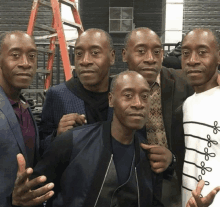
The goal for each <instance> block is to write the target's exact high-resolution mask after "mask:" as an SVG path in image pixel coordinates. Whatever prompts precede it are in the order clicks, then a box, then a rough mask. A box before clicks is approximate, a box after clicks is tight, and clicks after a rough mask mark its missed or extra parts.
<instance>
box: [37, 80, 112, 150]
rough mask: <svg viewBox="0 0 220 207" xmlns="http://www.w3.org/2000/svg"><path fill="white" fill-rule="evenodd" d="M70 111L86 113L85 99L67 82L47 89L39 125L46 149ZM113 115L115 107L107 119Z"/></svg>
mask: <svg viewBox="0 0 220 207" xmlns="http://www.w3.org/2000/svg"><path fill="white" fill-rule="evenodd" d="M70 113H78V114H86V112H85V104H84V101H83V100H82V99H80V98H78V97H77V96H76V95H75V94H74V93H73V92H72V91H70V90H69V89H68V88H67V86H66V83H61V84H59V85H57V86H54V87H51V88H50V89H49V90H48V91H47V95H46V100H45V102H44V106H43V111H42V115H41V118H42V120H41V123H40V126H39V133H40V138H41V139H44V140H45V141H44V145H45V147H44V149H46V148H47V147H48V146H49V145H50V142H51V138H52V137H53V136H54V135H56V134H55V132H56V130H57V127H58V124H59V122H60V119H61V118H62V117H63V115H66V114H70ZM112 115H113V109H112V108H109V109H108V119H107V120H111V119H112Z"/></svg>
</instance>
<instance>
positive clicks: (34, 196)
mask: <svg viewBox="0 0 220 207" xmlns="http://www.w3.org/2000/svg"><path fill="white" fill-rule="evenodd" d="M17 161H18V172H17V178H16V180H15V186H14V190H13V193H12V204H13V205H16V206H35V205H39V204H41V203H43V202H44V201H46V200H48V199H49V198H51V197H52V196H53V194H54V192H53V191H51V189H52V188H53V187H54V184H53V183H49V184H47V185H45V186H43V187H41V188H38V189H36V190H31V189H32V188H34V187H36V186H38V185H39V184H41V183H43V182H45V181H46V179H47V178H46V177H45V176H39V177H37V178H35V179H33V180H31V181H29V177H30V175H31V174H32V173H33V169H32V168H28V169H25V167H26V163H25V159H24V156H23V155H22V154H18V155H17Z"/></svg>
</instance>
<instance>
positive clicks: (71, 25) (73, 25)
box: [62, 19, 82, 29]
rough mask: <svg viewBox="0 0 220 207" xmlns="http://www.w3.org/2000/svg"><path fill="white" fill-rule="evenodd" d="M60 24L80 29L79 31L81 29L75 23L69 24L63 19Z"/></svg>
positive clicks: (79, 25)
mask: <svg viewBox="0 0 220 207" xmlns="http://www.w3.org/2000/svg"><path fill="white" fill-rule="evenodd" d="M62 22H63V24H65V25H68V26H70V27H74V28H80V29H81V27H82V26H81V24H77V23H75V22H70V21H68V20H65V19H63V20H62Z"/></svg>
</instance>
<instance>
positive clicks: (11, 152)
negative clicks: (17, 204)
mask: <svg viewBox="0 0 220 207" xmlns="http://www.w3.org/2000/svg"><path fill="white" fill-rule="evenodd" d="M28 110H29V112H30V114H31V117H32V119H33V122H34V125H35V133H36V139H35V140H36V141H35V143H36V144H35V156H36V159H39V153H38V151H39V138H38V137H39V136H38V130H37V125H36V123H35V121H34V118H33V116H32V113H31V110H30V109H28ZM18 153H22V154H23V155H24V158H25V160H27V154H26V149H25V144H24V140H23V136H22V132H21V128H20V125H19V122H18V120H17V117H16V115H15V113H14V110H13V108H12V106H11V104H10V102H9V100H8V98H7V96H6V94H5V93H4V91H3V89H2V88H1V87H0V163H1V164H0V207H8V206H10V204H11V200H10V196H11V194H12V191H13V188H14V182H15V179H16V174H17V169H18V166H17V158H16V155H17V154H18ZM26 166H27V167H29V164H28V162H27V163H26Z"/></svg>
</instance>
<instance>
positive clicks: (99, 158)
mask: <svg viewBox="0 0 220 207" xmlns="http://www.w3.org/2000/svg"><path fill="white" fill-rule="evenodd" d="M110 135H111V122H110V121H107V122H97V123H95V124H90V125H87V126H80V127H77V128H75V129H72V130H68V131H67V132H65V133H62V134H61V135H60V136H57V137H56V139H55V140H54V141H53V142H52V143H51V145H50V147H49V148H48V149H47V150H46V152H45V154H44V155H43V157H42V160H41V161H40V162H38V163H37V165H36V167H35V168H34V173H33V177H37V176H39V175H45V176H46V177H47V181H46V182H47V183H49V182H54V183H55V188H54V191H55V195H54V196H53V197H52V198H51V199H49V200H48V203H47V206H49V207H50V206H57V207H58V206H60V207H61V206H62V207H63V206H65V207H92V206H95V203H96V199H97V198H98V196H99V192H100V189H101V188H102V183H103V182H104V179H105V174H106V171H107V170H108V165H109V162H110V160H111V157H112V155H113V152H112V146H111V136H110ZM144 139H145V138H144ZM141 142H143V140H142V137H138V136H135V168H136V170H137V180H138V186H139V198H140V200H139V201H140V207H152V206H157V207H159V206H160V207H162V206H163V204H161V202H160V201H159V200H160V197H161V190H162V174H155V173H154V172H153V171H152V170H151V167H150V163H149V160H148V158H147V155H146V152H145V151H144V150H143V149H142V148H141V147H140V143H141ZM113 156H114V155H113Z"/></svg>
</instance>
